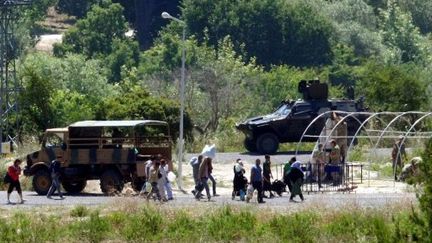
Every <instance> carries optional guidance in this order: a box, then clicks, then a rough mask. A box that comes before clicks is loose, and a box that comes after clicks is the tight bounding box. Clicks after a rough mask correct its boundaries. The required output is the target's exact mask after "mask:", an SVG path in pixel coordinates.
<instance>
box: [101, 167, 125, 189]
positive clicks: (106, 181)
mask: <svg viewBox="0 0 432 243" xmlns="http://www.w3.org/2000/svg"><path fill="white" fill-rule="evenodd" d="M123 187H124V183H123V178H122V176H121V175H120V174H119V173H118V172H117V171H115V170H107V171H105V172H104V173H103V174H102V176H101V177H100V188H101V190H102V192H103V193H105V194H108V195H112V194H115V193H119V192H121V191H122V190H123Z"/></svg>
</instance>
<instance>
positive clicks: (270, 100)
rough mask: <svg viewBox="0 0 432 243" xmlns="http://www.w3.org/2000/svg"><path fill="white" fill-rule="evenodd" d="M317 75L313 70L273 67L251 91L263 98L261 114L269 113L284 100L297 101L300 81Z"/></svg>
mask: <svg viewBox="0 0 432 243" xmlns="http://www.w3.org/2000/svg"><path fill="white" fill-rule="evenodd" d="M317 76H318V73H317V72H316V71H315V70H313V69H305V70H302V69H299V68H294V67H290V66H275V67H273V68H272V69H271V70H269V71H268V72H265V73H263V75H262V82H258V83H257V86H254V87H253V88H255V89H256V90H253V91H254V93H255V94H256V95H259V96H262V97H264V99H263V101H264V104H261V105H260V107H261V109H263V108H266V109H263V110H262V111H261V112H270V111H272V110H274V109H276V107H278V106H279V105H280V102H281V101H284V100H297V99H299V98H301V94H300V93H299V92H298V83H299V81H300V80H303V79H304V80H311V79H315V78H316V77H317ZM260 102H262V101H260Z"/></svg>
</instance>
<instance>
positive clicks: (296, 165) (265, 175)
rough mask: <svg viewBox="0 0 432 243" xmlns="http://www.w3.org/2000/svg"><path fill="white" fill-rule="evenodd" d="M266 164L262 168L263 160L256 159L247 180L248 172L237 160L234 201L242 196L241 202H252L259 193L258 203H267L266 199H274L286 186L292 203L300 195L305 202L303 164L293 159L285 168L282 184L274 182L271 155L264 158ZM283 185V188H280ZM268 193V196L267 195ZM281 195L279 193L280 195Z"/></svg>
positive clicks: (239, 160) (241, 162)
mask: <svg viewBox="0 0 432 243" xmlns="http://www.w3.org/2000/svg"><path fill="white" fill-rule="evenodd" d="M264 159H265V160H264V163H263V164H262V167H261V160H260V159H256V160H255V165H253V166H252V168H251V170H250V178H249V181H248V180H247V178H246V176H245V174H246V170H245V168H244V164H243V161H242V160H241V159H237V160H236V163H235V165H234V168H233V171H234V179H233V192H232V199H233V200H234V199H235V197H236V196H240V199H241V200H246V202H250V200H251V199H252V197H253V193H254V191H255V190H256V191H257V201H258V203H265V201H264V198H273V197H274V196H275V195H274V192H281V190H283V189H284V187H285V186H288V188H289V191H290V193H291V195H290V201H293V200H294V197H295V196H297V195H299V196H300V198H301V200H302V201H303V200H304V197H303V194H302V192H301V186H302V184H303V177H304V174H303V172H302V170H301V163H300V162H299V161H296V158H295V157H293V158H292V159H291V160H290V161H289V162H288V163H287V164H286V165H285V166H284V180H283V182H280V181H278V180H275V181H273V182H272V180H273V174H272V171H271V159H270V156H269V155H265V156H264ZM280 184H282V187H283V188H280V186H279V185H280ZM267 193H268V194H267ZM278 194H279V193H278Z"/></svg>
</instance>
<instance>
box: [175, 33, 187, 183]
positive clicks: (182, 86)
mask: <svg viewBox="0 0 432 243" xmlns="http://www.w3.org/2000/svg"><path fill="white" fill-rule="evenodd" d="M185 39H186V26H183V35H182V46H183V47H182V60H181V62H182V63H181V80H180V137H179V151H178V153H179V155H178V171H177V172H178V188H179V189H180V190H183V189H182V186H183V180H182V179H183V178H182V177H183V175H182V163H183V126H184V124H183V120H184V118H183V113H184V92H185V62H186V47H185Z"/></svg>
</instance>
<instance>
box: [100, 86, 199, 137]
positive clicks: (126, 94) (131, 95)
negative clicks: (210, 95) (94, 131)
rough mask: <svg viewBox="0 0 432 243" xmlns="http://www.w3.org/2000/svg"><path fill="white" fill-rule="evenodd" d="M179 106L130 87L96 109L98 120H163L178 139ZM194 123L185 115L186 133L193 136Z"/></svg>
mask: <svg viewBox="0 0 432 243" xmlns="http://www.w3.org/2000/svg"><path fill="white" fill-rule="evenodd" d="M179 114H180V110H179V104H178V103H177V102H174V101H171V100H168V99H164V98H161V97H153V96H151V95H150V93H149V92H148V91H146V90H145V89H144V88H143V87H140V86H137V85H133V84H131V85H129V87H124V89H123V91H122V92H121V93H120V94H119V95H116V96H112V97H109V98H106V99H105V100H104V101H103V102H102V103H101V104H99V105H98V106H97V108H96V118H97V119H150V120H163V121H166V122H168V124H169V125H170V131H171V136H172V137H173V138H176V137H178V132H179V130H178V129H179V120H180V119H179ZM191 130H192V122H191V120H190V118H189V115H188V113H187V112H186V113H185V118H184V131H185V134H186V136H188V137H190V136H191Z"/></svg>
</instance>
